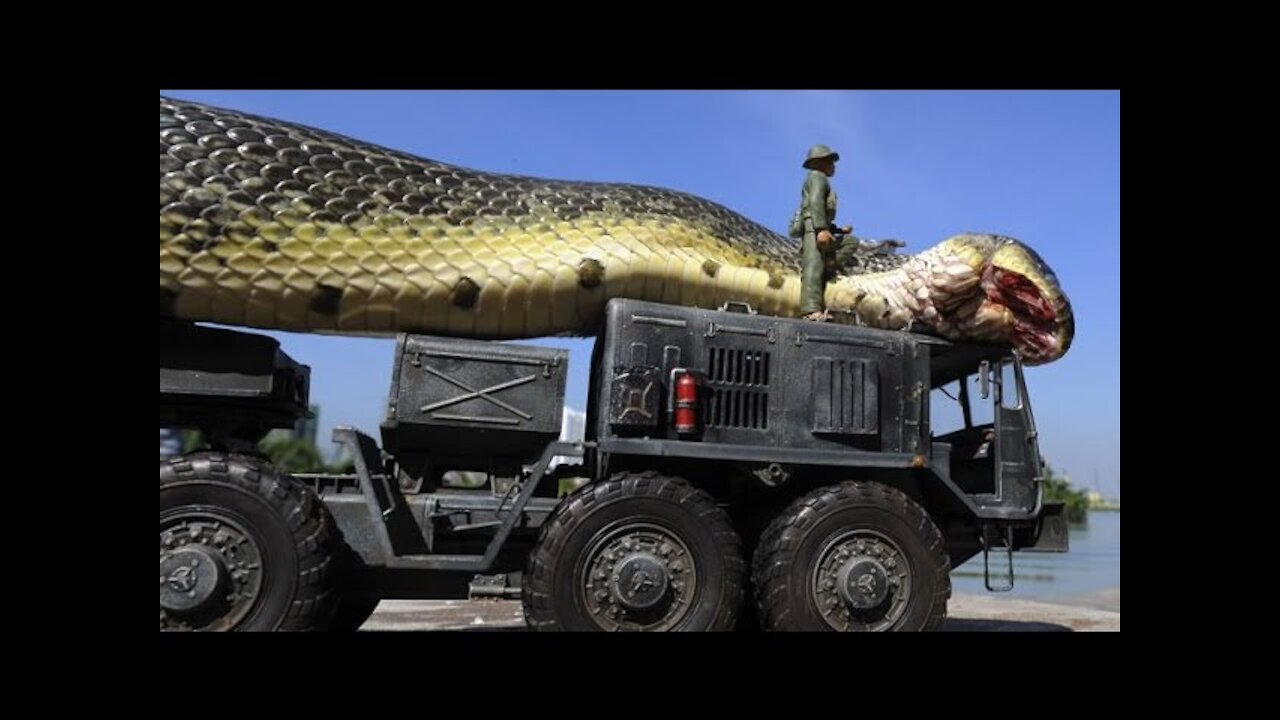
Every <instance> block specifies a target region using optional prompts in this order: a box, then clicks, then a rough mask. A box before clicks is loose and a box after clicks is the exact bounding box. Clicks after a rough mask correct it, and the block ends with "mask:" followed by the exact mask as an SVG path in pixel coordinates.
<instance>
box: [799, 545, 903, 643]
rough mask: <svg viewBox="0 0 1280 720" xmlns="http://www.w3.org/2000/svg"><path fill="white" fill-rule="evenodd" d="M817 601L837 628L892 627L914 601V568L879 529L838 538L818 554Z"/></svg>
mask: <svg viewBox="0 0 1280 720" xmlns="http://www.w3.org/2000/svg"><path fill="white" fill-rule="evenodd" d="M818 557H819V561H818V564H817V566H816V567H815V568H814V571H813V581H812V582H813V586H812V587H813V590H812V592H813V596H812V597H813V601H814V603H815V604H816V605H817V609H818V611H819V613H820V614H821V616H822V619H823V621H824V622H826V624H827V625H828V626H830V627H831V629H833V630H840V631H883V630H890V629H892V628H893V627H894V625H895V624H896V623H897V622H898V621H899V620H900V619H901V618H902V617H903V615H904V613H905V612H906V608H907V603H908V602H909V601H910V600H911V594H912V580H911V567H910V563H908V561H907V556H906V554H905V553H904V552H903V551H902V548H901V547H899V546H898V544H897V542H895V541H894V540H893V539H891V538H890V537H889V536H887V535H884V534H881V533H880V532H878V531H876V530H871V529H860V530H852V531H849V532H845V533H841V534H840V535H838V536H835V537H833V538H832V539H831V540H830V541H829V542H828V543H827V544H826V546H825V547H824V548H823V550H822V552H821V553H819V555H818Z"/></svg>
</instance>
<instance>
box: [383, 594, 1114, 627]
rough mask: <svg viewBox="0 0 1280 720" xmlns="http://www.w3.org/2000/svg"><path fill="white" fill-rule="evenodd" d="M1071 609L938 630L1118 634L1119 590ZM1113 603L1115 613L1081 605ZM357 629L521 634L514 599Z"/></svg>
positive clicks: (1015, 609) (390, 605)
mask: <svg viewBox="0 0 1280 720" xmlns="http://www.w3.org/2000/svg"><path fill="white" fill-rule="evenodd" d="M1074 602H1075V603H1076V604H1072V605H1057V604H1048V603H1041V602H1032V601H1028V600H1011V599H1008V598H1000V597H993V596H989V595H956V596H954V597H952V598H951V603H950V605H949V606H948V609H947V616H948V617H947V621H946V623H945V624H944V625H943V630H946V631H951V632H1071V631H1082V632H1097V631H1104V632H1106V631H1111V632H1119V631H1120V613H1119V612H1118V611H1119V609H1120V589H1119V588H1116V589H1115V590H1113V591H1107V592H1106V593H1105V594H1102V595H1100V596H1099V597H1097V598H1092V597H1087V598H1081V599H1079V600H1077V601H1074ZM1090 602H1092V603H1095V604H1096V603H1099V602H1101V603H1104V606H1109V604H1111V603H1114V607H1115V611H1112V610H1109V609H1099V608H1098V607H1097V606H1094V607H1087V606H1083V605H1088V604H1089V603H1090ZM361 630H362V631H406V630H409V631H413V630H418V631H422V630H512V631H522V630H524V616H523V614H522V613H521V611H520V602H519V601H517V600H384V601H382V603H381V604H380V605H378V610H377V612H375V613H374V614H373V617H371V618H369V621H368V622H367V623H365V624H364V626H363V627H362V628H361Z"/></svg>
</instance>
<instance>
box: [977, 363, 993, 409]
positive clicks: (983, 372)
mask: <svg viewBox="0 0 1280 720" xmlns="http://www.w3.org/2000/svg"><path fill="white" fill-rule="evenodd" d="M990 375H991V361H990V360H983V361H982V364H981V365H979V366H978V385H979V387H980V388H981V391H982V399H983V400H986V399H987V398H989V397H991V378H990Z"/></svg>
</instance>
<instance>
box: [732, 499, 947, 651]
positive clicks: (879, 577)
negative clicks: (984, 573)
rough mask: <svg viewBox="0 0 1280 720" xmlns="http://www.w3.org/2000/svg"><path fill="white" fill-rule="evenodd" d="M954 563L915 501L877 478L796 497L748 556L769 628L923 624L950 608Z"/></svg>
mask: <svg viewBox="0 0 1280 720" xmlns="http://www.w3.org/2000/svg"><path fill="white" fill-rule="evenodd" d="M950 573H951V565H950V561H949V560H948V558H947V553H946V551H945V548H944V546H943V541H942V533H941V532H939V530H938V528H937V526H936V525H934V523H933V521H932V520H931V519H930V517H929V514H928V513H926V512H925V510H924V508H922V507H920V505H919V504H918V503H916V502H915V501H914V500H912V499H911V498H910V497H907V495H906V494H905V493H903V492H901V491H900V490H897V489H895V488H891V487H888V486H885V485H881V484H879V483H863V482H845V483H841V484H839V485H833V486H830V487H824V488H820V489H818V490H815V491H813V492H811V493H809V494H808V495H805V496H804V497H802V498H800V499H799V500H796V501H795V502H794V503H792V505H791V506H790V507H789V508H788V509H787V510H786V511H785V512H784V513H783V514H782V515H780V516H779V517H777V518H776V519H775V520H774V521H773V522H772V523H771V524H770V525H769V527H768V528H767V529H766V530H765V532H764V534H763V535H762V536H761V538H760V543H759V546H758V547H757V548H756V551H755V554H754V556H753V558H752V581H753V584H754V586H755V588H756V611H757V614H758V616H759V618H760V622H761V624H762V626H763V627H764V629H766V630H769V631H792V630H800V631H817V630H826V631H832V630H838V631H855V632H856V631H924V630H933V629H935V628H937V627H938V625H939V624H940V623H941V622H942V620H943V619H944V618H945V617H946V612H947V600H948V599H949V598H950V597H951V575H950Z"/></svg>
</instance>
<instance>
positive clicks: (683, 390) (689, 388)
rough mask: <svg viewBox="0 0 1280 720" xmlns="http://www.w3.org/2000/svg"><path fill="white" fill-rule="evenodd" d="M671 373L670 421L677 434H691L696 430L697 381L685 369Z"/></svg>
mask: <svg viewBox="0 0 1280 720" xmlns="http://www.w3.org/2000/svg"><path fill="white" fill-rule="evenodd" d="M672 374H673V375H674V376H675V382H674V383H673V387H672V390H671V393H672V395H673V396H674V397H675V412H674V413H673V414H672V422H673V423H674V424H675V426H676V432H677V433H678V434H680V435H691V434H693V433H696V432H697V431H698V381H697V379H696V378H695V377H694V376H693V373H691V372H689V371H687V370H677V371H676V372H674V373H672Z"/></svg>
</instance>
